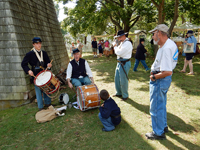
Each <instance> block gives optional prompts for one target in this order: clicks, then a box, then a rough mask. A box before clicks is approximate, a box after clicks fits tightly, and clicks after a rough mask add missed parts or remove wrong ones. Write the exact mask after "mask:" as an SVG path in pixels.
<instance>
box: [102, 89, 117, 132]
mask: <svg viewBox="0 0 200 150" xmlns="http://www.w3.org/2000/svg"><path fill="white" fill-rule="evenodd" d="M100 98H101V99H102V100H103V101H104V103H103V104H102V105H101V107H99V111H100V112H99V119H100V121H101V123H102V124H103V126H104V127H103V128H102V131H112V130H114V129H115V127H116V126H117V125H119V124H120V122H121V115H120V114H121V111H120V108H119V107H118V106H117V104H116V103H115V101H114V100H113V99H112V98H111V97H110V95H109V93H108V91H107V90H101V92H100Z"/></svg>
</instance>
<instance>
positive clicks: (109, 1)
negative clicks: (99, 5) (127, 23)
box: [105, 0, 124, 8]
mask: <svg viewBox="0 0 200 150" xmlns="http://www.w3.org/2000/svg"><path fill="white" fill-rule="evenodd" d="M105 1H106V2H107V3H115V4H117V5H118V6H120V7H122V8H123V7H124V5H123V3H118V2H116V1H114V0H105ZM120 2H121V1H120Z"/></svg>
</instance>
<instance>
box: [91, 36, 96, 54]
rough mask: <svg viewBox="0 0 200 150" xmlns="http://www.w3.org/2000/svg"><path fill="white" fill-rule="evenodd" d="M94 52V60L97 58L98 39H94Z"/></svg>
mask: <svg viewBox="0 0 200 150" xmlns="http://www.w3.org/2000/svg"><path fill="white" fill-rule="evenodd" d="M92 51H93V55H94V58H95V57H97V41H96V38H94V39H93V41H92Z"/></svg>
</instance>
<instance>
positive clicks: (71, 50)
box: [70, 42, 76, 60]
mask: <svg viewBox="0 0 200 150" xmlns="http://www.w3.org/2000/svg"><path fill="white" fill-rule="evenodd" d="M74 49H76V47H75V46H74V42H72V45H71V46H70V53H71V60H72V59H73V50H74Z"/></svg>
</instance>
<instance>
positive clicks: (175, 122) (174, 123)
mask: <svg viewBox="0 0 200 150" xmlns="http://www.w3.org/2000/svg"><path fill="white" fill-rule="evenodd" d="M125 102H127V103H129V104H131V105H132V106H133V107H135V108H136V109H138V110H139V111H141V112H143V113H146V114H149V105H142V104H139V103H137V102H136V101H134V100H132V99H130V98H129V99H128V100H126V101H125ZM167 118H168V119H167V122H168V126H169V127H170V128H171V129H172V130H173V131H176V132H177V131H180V132H185V133H192V132H193V131H196V130H195V128H194V127H193V126H191V125H189V124H187V123H185V122H184V121H183V120H182V119H181V118H179V117H178V116H175V115H173V114H171V113H169V112H168V113H167ZM149 124H151V123H149ZM147 132H148V131H147ZM167 136H170V137H171V138H173V139H174V140H176V141H178V142H179V143H181V144H182V145H184V146H185V147H186V148H188V149H200V146H198V145H195V144H193V143H191V142H189V141H186V140H184V139H182V138H180V137H179V136H177V135H174V134H173V133H172V131H170V132H169V133H168V134H167ZM160 143H162V144H163V145H165V147H167V148H168V149H174V148H178V149H181V148H180V147H177V146H176V145H174V144H173V143H172V142H170V141H168V140H166V141H161V142H160Z"/></svg>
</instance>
